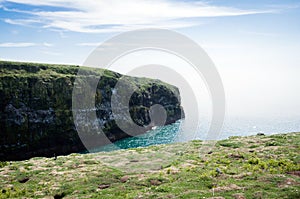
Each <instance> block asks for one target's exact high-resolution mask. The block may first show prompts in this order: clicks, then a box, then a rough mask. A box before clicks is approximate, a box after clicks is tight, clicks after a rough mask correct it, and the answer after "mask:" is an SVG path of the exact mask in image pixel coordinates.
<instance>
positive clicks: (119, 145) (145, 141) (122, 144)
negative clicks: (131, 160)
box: [90, 120, 181, 152]
mask: <svg viewBox="0 0 300 199" xmlns="http://www.w3.org/2000/svg"><path fill="white" fill-rule="evenodd" d="M180 123H181V121H180V120H179V121H177V122H176V123H174V124H170V125H166V126H162V127H157V128H156V129H154V130H150V131H148V132H147V133H145V134H143V135H139V136H136V137H129V138H125V139H122V140H118V141H116V142H114V144H109V145H106V146H103V147H100V148H98V149H94V150H92V151H90V152H99V151H113V150H118V149H128V148H137V147H146V146H151V145H156V144H167V143H172V142H174V141H175V138H176V136H177V133H178V132H179V127H180Z"/></svg>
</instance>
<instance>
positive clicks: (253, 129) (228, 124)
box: [89, 117, 300, 152]
mask: <svg viewBox="0 0 300 199" xmlns="http://www.w3.org/2000/svg"><path fill="white" fill-rule="evenodd" d="M203 121H204V122H203V125H202V128H200V130H199V132H195V134H194V136H193V137H191V138H190V140H197V139H199V140H205V139H206V137H207V131H208V129H209V122H208V121H207V120H205V119H203ZM182 122H184V120H178V121H177V122H175V123H173V124H170V125H166V126H161V127H156V128H154V129H152V130H150V131H148V132H147V133H145V134H143V135H139V136H136V137H129V138H125V139H122V140H118V141H116V142H114V143H113V144H109V145H106V146H103V147H100V148H97V149H94V150H90V151H89V152H100V151H113V150H120V149H128V148H137V147H146V146H151V145H158V144H168V143H174V142H181V141H188V140H186V139H185V140H181V139H180V136H178V135H179V131H180V125H181V124H182ZM291 132H300V117H290V118H289V117H286V118H283V117H278V118H253V117H230V118H226V119H225V121H224V125H223V128H222V131H221V132H220V134H219V136H218V138H217V139H218V140H221V139H226V138H228V137H230V136H249V135H256V134H258V133H264V134H265V135H271V134H278V133H291Z"/></svg>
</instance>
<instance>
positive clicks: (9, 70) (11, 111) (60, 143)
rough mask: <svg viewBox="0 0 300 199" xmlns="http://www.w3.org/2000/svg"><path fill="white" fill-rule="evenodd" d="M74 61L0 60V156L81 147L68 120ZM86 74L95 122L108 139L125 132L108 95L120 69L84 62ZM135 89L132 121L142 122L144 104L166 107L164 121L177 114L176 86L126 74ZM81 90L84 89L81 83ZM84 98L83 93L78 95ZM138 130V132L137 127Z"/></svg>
mask: <svg viewBox="0 0 300 199" xmlns="http://www.w3.org/2000/svg"><path fill="white" fill-rule="evenodd" d="M78 70H79V66H67V65H48V64H35V63H18V62H4V61H1V62H0V160H22V159H28V158H30V157H35V156H45V157H51V156H53V155H54V154H56V155H65V154H70V153H73V152H80V151H83V150H85V147H84V145H83V144H82V142H81V140H80V138H79V136H78V133H77V131H76V127H75V124H74V120H73V113H72V92H73V87H74V86H76V85H74V82H75V79H76V78H78V76H77V73H78ZM84 70H85V71H86V73H85V74H86V75H82V76H81V78H82V79H83V80H84V79H85V78H87V77H89V78H90V77H95V78H96V77H98V76H99V75H101V79H100V80H99V82H98V86H97V89H96V93H95V96H94V97H95V107H96V113H97V114H96V115H97V121H96V122H98V123H99V125H100V126H101V128H102V130H103V132H104V133H105V136H106V137H107V138H109V139H110V141H112V142H114V141H116V140H119V139H122V138H125V137H128V136H130V135H128V134H127V133H125V132H124V131H122V130H121V129H120V128H119V127H118V125H117V124H116V121H115V118H116V117H121V115H113V114H112V108H111V96H112V93H113V92H114V87H115V85H116V83H117V82H118V81H119V80H120V78H122V77H124V76H123V75H121V74H118V73H115V72H112V71H108V70H102V69H93V68H88V67H85V68H84ZM127 79H128V83H129V84H133V85H134V86H136V87H137V88H138V90H136V91H135V92H134V93H133V95H132V96H131V98H130V101H129V105H130V106H129V108H130V116H131V118H132V120H133V121H134V122H135V123H136V124H137V125H139V126H145V125H148V124H149V123H150V122H151V121H150V115H149V114H150V107H151V106H152V105H154V104H160V105H161V106H163V107H164V109H165V110H166V114H167V118H166V124H170V123H173V122H175V121H176V120H178V119H180V118H181V117H182V114H181V112H182V111H181V106H180V98H179V91H178V89H177V88H175V87H173V86H171V85H168V84H166V83H163V82H161V81H159V80H151V79H147V78H136V77H127ZM82 89H84V88H82ZM83 97H84V96H83ZM143 133H144V132H143Z"/></svg>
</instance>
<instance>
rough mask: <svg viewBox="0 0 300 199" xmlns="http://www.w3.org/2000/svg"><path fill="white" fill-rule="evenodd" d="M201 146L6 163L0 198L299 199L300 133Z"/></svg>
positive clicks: (1, 171) (180, 145)
mask: <svg viewBox="0 0 300 199" xmlns="http://www.w3.org/2000/svg"><path fill="white" fill-rule="evenodd" d="M271 142H274V143H277V144H269V143H271ZM254 143H255V144H254ZM253 146H255V147H253ZM201 147H202V142H201V141H191V142H188V143H178V144H170V145H159V146H151V147H147V148H137V149H128V150H120V151H113V152H108V153H104V152H103V153H94V154H71V155H69V156H59V157H58V159H57V160H54V159H51V158H32V159H30V160H27V161H20V162H10V163H4V164H2V163H1V165H2V166H1V168H0V176H2V177H1V178H0V198H9V197H10V198H20V197H26V198H44V197H46V196H49V197H54V198H84V197H85V198H122V199H123V198H210V197H213V196H214V197H217V196H222V197H224V198H234V195H235V194H241V195H243V196H244V197H246V198H270V199H272V198H294V199H298V198H300V177H299V176H296V175H292V174H289V173H290V172H293V171H300V161H299V160H300V157H299V156H300V154H299V149H300V133H290V134H284V135H272V136H264V137H261V136H250V137H232V138H229V139H226V140H222V141H219V142H217V144H216V146H215V147H214V148H213V149H212V150H211V152H210V153H208V154H201ZM220 171H221V172H220ZM26 178H28V179H29V180H28V181H26V182H22V180H24V179H26ZM124 179H126V180H124Z"/></svg>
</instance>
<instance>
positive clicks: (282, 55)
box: [0, 0, 300, 117]
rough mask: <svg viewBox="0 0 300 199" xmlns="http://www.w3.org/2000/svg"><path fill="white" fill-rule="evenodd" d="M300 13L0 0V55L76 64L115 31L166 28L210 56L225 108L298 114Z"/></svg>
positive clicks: (219, 1) (298, 7)
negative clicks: (224, 96) (219, 77)
mask: <svg viewBox="0 0 300 199" xmlns="http://www.w3.org/2000/svg"><path fill="white" fill-rule="evenodd" d="M299 19H300V3H299V2H298V1H293V0H286V1H279V0H273V1H271V0H251V1H250V0H245V1H238V0H232V1H225V0H199V1H192V0H174V1H171V0H152V1H150V0H123V1H121V0H119V1H117V0H110V1H101V0H42V1H41V0H0V28H1V31H0V59H1V60H17V61H30V62H43V63H59V64H63V63H64V64H76V65H82V64H83V63H84V61H85V59H86V58H87V57H88V55H89V54H90V53H91V52H92V51H93V50H94V49H95V48H96V47H97V46H98V45H99V44H101V43H102V42H103V41H105V40H107V39H109V38H111V37H113V36H115V35H117V34H120V33H122V32H125V31H128V30H135V29H139V28H166V29H171V30H175V31H177V32H178V33H181V34H184V35H186V36H187V37H189V38H190V39H192V40H194V41H195V42H197V43H198V44H199V45H200V46H201V47H202V48H203V49H204V50H205V51H206V52H207V53H208V55H209V56H210V58H211V59H212V60H213V62H214V63H215V65H216V67H217V69H218V71H219V73H220V76H221V78H222V80H223V84H224V87H225V93H226V100H227V114H228V115H236V116H261V117H270V116H272V117H298V116H299V115H300V114H299V113H300V94H299V90H300V84H299V83H298V82H299V81H298V76H299V75H300V56H299V52H300V20H299ZM134 59H137V57H134V56H133V57H132V59H131V62H132V61H134ZM161 59H163V57H161ZM125 62H126V60H125ZM128 63H130V61H128V60H127V64H128ZM119 64H122V63H120V62H119ZM177 64H180V62H178V63H177ZM175 65H176V64H175Z"/></svg>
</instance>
